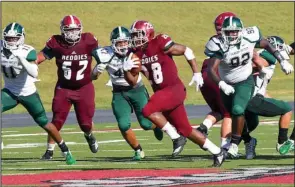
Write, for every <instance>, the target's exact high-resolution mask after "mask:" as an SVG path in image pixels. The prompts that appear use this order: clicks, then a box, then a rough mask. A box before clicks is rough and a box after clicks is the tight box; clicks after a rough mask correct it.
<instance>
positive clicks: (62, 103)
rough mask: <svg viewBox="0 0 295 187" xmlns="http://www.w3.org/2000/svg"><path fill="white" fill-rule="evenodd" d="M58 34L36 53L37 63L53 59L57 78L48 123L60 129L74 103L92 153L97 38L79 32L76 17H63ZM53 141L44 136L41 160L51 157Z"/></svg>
mask: <svg viewBox="0 0 295 187" xmlns="http://www.w3.org/2000/svg"><path fill="white" fill-rule="evenodd" d="M60 30H61V34H60V35H53V36H52V37H50V38H49V40H48V41H47V42H46V46H45V47H44V49H43V50H42V51H40V52H39V53H38V59H37V63H38V64H40V63H42V62H43V61H45V60H50V59H52V58H55V60H56V66H57V76H58V80H57V83H56V87H55V91H54V98H53V102H52V112H53V118H52V123H53V124H54V125H55V126H56V128H57V130H61V128H62V126H63V125H64V123H65V120H66V118H67V116H68V113H69V111H70V108H71V106H72V105H74V109H75V113H76V116H77V120H78V124H79V126H80V128H81V130H82V131H83V132H84V137H85V139H86V141H87V143H88V145H89V148H90V150H91V152H92V153H96V152H97V151H98V143H97V141H96V139H95V137H94V135H93V133H92V126H93V122H92V118H93V116H94V111H95V102H94V96H95V93H94V86H93V84H92V80H91V62H92V52H93V51H94V49H96V48H97V47H98V42H97V39H96V38H95V37H94V36H93V35H92V34H90V33H82V23H81V21H80V20H79V18H77V17H76V16H73V15H68V16H65V17H64V18H63V19H62V21H61V23H60ZM54 146H55V144H54V142H53V140H52V138H51V137H50V136H48V144H47V150H46V152H45V154H44V155H43V156H42V159H45V160H49V159H52V156H53V150H54Z"/></svg>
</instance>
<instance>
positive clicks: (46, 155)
mask: <svg viewBox="0 0 295 187" xmlns="http://www.w3.org/2000/svg"><path fill="white" fill-rule="evenodd" d="M52 158H53V151H51V150H46V152H45V153H44V155H43V156H42V157H41V160H52Z"/></svg>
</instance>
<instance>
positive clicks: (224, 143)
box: [220, 137, 230, 149]
mask: <svg viewBox="0 0 295 187" xmlns="http://www.w3.org/2000/svg"><path fill="white" fill-rule="evenodd" d="M229 145H230V138H222V137H221V145H220V147H221V148H224V149H228V148H229Z"/></svg>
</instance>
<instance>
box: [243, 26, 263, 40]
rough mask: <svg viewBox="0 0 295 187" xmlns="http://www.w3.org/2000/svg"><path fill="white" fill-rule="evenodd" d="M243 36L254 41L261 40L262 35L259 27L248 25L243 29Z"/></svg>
mask: <svg viewBox="0 0 295 187" xmlns="http://www.w3.org/2000/svg"><path fill="white" fill-rule="evenodd" d="M243 38H245V39H246V40H248V41H250V42H253V43H254V42H258V41H260V40H261V39H262V35H261V33H260V30H259V28H258V27H256V26H254V27H246V28H244V29H243Z"/></svg>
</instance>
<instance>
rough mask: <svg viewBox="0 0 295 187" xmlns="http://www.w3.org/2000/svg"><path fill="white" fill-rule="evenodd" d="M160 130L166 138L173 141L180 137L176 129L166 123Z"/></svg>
mask: <svg viewBox="0 0 295 187" xmlns="http://www.w3.org/2000/svg"><path fill="white" fill-rule="evenodd" d="M162 130H163V131H164V132H165V133H167V134H168V136H169V137H170V138H171V139H172V140H174V139H177V138H179V137H180V135H179V134H178V133H177V131H176V129H175V128H174V127H173V126H172V125H171V124H170V123H169V122H167V123H166V124H165V125H164V127H163V128H162Z"/></svg>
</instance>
